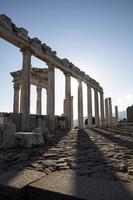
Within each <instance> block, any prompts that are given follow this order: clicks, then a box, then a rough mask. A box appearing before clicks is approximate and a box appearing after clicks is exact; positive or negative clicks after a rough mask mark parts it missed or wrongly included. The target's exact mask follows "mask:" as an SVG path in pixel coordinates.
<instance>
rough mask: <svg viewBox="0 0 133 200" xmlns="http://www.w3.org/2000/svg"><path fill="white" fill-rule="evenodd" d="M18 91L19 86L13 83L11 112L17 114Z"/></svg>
mask: <svg viewBox="0 0 133 200" xmlns="http://www.w3.org/2000/svg"><path fill="white" fill-rule="evenodd" d="M19 91H20V84H18V83H14V100H13V112H14V113H18V112H19Z"/></svg>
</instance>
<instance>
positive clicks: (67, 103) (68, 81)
mask: <svg viewBox="0 0 133 200" xmlns="http://www.w3.org/2000/svg"><path fill="white" fill-rule="evenodd" d="M64 74H65V101H64V115H65V116H66V117H67V120H68V129H71V128H72V124H71V122H72V119H71V117H72V113H71V110H72V102H71V75H70V74H69V73H64Z"/></svg>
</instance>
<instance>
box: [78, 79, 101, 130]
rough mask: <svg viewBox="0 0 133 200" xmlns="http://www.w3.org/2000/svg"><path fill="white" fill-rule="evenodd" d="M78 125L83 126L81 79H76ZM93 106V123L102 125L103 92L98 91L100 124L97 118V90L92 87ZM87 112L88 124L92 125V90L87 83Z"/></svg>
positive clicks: (80, 127)
mask: <svg viewBox="0 0 133 200" xmlns="http://www.w3.org/2000/svg"><path fill="white" fill-rule="evenodd" d="M78 84H79V85H78V127H79V129H82V128H83V94H82V81H81V80H79V81H78ZM94 107H95V125H96V126H98V127H99V126H101V127H103V126H104V125H105V122H104V97H103V92H100V110H101V124H100V119H99V100H98V90H96V89H94ZM87 113H88V126H89V127H92V124H93V122H92V119H93V118H92V91H91V86H90V85H87Z"/></svg>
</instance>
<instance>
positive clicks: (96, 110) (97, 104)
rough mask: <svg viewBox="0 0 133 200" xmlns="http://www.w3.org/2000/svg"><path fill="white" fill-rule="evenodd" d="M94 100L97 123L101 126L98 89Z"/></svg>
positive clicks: (95, 91)
mask: <svg viewBox="0 0 133 200" xmlns="http://www.w3.org/2000/svg"><path fill="white" fill-rule="evenodd" d="M94 101H95V125H96V126H97V127H99V101H98V91H97V90H96V89H94Z"/></svg>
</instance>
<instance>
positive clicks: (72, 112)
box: [71, 96, 73, 129]
mask: <svg viewBox="0 0 133 200" xmlns="http://www.w3.org/2000/svg"><path fill="white" fill-rule="evenodd" d="M71 129H73V96H71Z"/></svg>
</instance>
